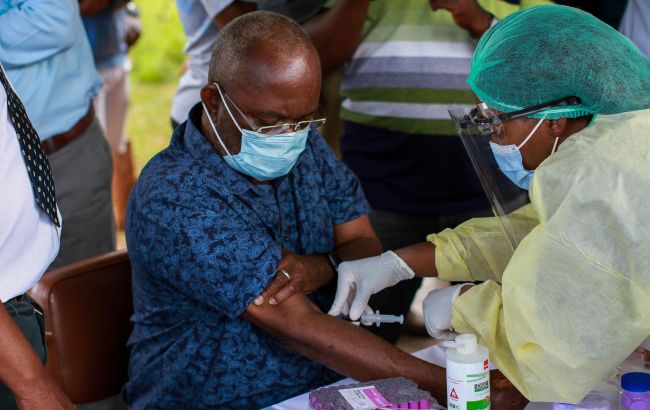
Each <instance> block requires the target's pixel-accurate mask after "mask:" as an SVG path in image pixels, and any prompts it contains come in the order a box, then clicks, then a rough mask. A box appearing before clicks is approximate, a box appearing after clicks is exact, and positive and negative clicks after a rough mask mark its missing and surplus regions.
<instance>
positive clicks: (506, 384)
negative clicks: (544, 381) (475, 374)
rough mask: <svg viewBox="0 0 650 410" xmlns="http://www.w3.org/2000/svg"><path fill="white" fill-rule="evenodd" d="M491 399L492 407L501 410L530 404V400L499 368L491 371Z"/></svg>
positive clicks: (514, 408) (512, 409)
mask: <svg viewBox="0 0 650 410" xmlns="http://www.w3.org/2000/svg"><path fill="white" fill-rule="evenodd" d="M490 401H491V402H492V408H494V409H499V410H519V409H523V408H524V407H526V404H528V400H527V399H526V398H525V397H524V396H523V395H522V394H521V393H519V390H517V389H516V388H515V386H513V385H512V383H510V380H508V379H506V377H505V376H504V375H503V374H502V373H501V372H500V371H498V370H492V371H491V372H490Z"/></svg>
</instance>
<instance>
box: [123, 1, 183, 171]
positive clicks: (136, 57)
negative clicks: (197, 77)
mask: <svg viewBox="0 0 650 410" xmlns="http://www.w3.org/2000/svg"><path fill="white" fill-rule="evenodd" d="M137 4H138V6H139V7H140V13H141V22H142V34H141V35H140V39H139V40H138V42H137V43H136V44H135V45H134V46H133V48H132V49H131V50H130V52H129V57H130V58H131V61H132V63H133V70H132V71H131V74H130V79H131V100H130V104H129V114H128V120H127V135H128V136H129V139H130V140H131V146H132V150H133V155H134V157H135V158H134V159H135V162H136V170H137V172H138V173H139V172H140V170H141V169H142V167H143V166H144V165H145V164H146V163H147V161H149V159H150V158H151V157H152V156H154V155H155V154H156V153H157V152H158V151H160V150H161V149H163V148H165V147H166V146H167V145H168V144H169V139H170V137H171V133H172V129H171V124H170V112H171V102H172V97H173V96H174V92H175V90H176V85H177V83H178V78H179V77H180V76H181V74H182V70H183V62H184V61H185V55H184V54H183V46H184V43H185V35H184V34H183V30H182V26H181V23H180V20H179V19H178V11H177V9H176V3H175V2H174V1H172V0H138V2H137Z"/></svg>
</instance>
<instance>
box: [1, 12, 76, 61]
mask: <svg viewBox="0 0 650 410" xmlns="http://www.w3.org/2000/svg"><path fill="white" fill-rule="evenodd" d="M78 14H79V6H78V4H77V2H76V0H26V1H23V2H21V3H18V4H17V5H15V6H13V7H10V8H6V9H4V10H3V11H2V12H0V27H2V29H1V30H0V56H1V58H2V61H3V63H4V64H5V66H7V67H11V66H21V65H28V64H33V63H35V62H38V61H41V60H44V59H47V58H49V57H50V56H52V55H54V54H56V53H59V52H61V51H63V50H67V49H69V48H70V47H72V46H73V44H74V42H75V39H76V38H77V36H78V34H79V33H78V30H80V25H79V24H76V23H75V19H78V18H79V16H78Z"/></svg>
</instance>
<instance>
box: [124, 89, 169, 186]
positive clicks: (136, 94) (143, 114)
mask: <svg viewBox="0 0 650 410" xmlns="http://www.w3.org/2000/svg"><path fill="white" fill-rule="evenodd" d="M175 91H176V82H175V81H174V82H166V83H159V84H149V83H137V82H135V81H134V82H133V84H132V87H131V103H130V105H129V117H128V122H127V135H128V136H129V139H130V140H131V149H132V152H133V155H134V157H135V158H134V160H135V163H136V170H137V172H138V173H140V170H141V169H142V167H143V166H144V165H145V164H146V163H147V161H149V159H151V157H153V156H154V155H156V153H157V152H159V151H160V150H161V149H163V148H165V147H166V146H167V145H169V139H170V137H171V135H172V127H171V123H170V119H169V115H170V110H171V103H172V97H173V96H174V92H175Z"/></svg>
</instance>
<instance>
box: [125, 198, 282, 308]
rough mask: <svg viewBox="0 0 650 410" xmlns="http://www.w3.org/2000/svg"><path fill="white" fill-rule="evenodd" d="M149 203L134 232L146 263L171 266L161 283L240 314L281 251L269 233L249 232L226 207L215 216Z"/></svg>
mask: <svg viewBox="0 0 650 410" xmlns="http://www.w3.org/2000/svg"><path fill="white" fill-rule="evenodd" d="M200 203H201V201H200V200H197V205H196V206H195V207H191V208H188V207H187V206H179V205H174V204H171V203H170V202H169V201H165V200H161V201H151V202H150V203H149V204H148V205H147V206H146V207H144V208H143V210H142V212H141V213H140V214H139V218H140V221H139V222H138V224H137V226H138V228H137V229H144V230H146V232H135V235H137V236H138V237H140V238H146V240H147V241H148V242H150V243H140V244H136V245H135V246H142V249H143V250H145V249H146V252H147V253H148V255H147V259H148V260H149V263H151V264H153V265H155V266H164V267H172V266H173V267H174V269H167V268H166V270H165V272H161V277H160V280H162V281H165V282H168V283H169V284H170V287H172V288H173V289H177V290H178V291H180V292H183V293H184V294H185V296H186V297H188V298H190V299H193V300H196V301H198V302H200V303H201V304H203V305H205V306H210V307H211V308H212V309H214V310H216V311H218V312H219V313H220V314H223V315H224V316H226V317H229V318H231V319H232V318H236V317H238V316H240V315H241V314H242V313H243V312H244V310H245V309H246V308H247V307H248V306H249V305H250V304H251V303H252V302H253V299H255V297H257V296H258V295H259V294H260V293H261V292H262V291H263V290H264V289H265V288H266V286H267V285H268V282H269V281H270V280H271V278H272V277H273V275H274V274H275V270H276V267H277V265H278V263H279V261H280V258H281V249H280V247H279V246H278V244H277V243H276V242H274V241H273V240H272V239H271V238H270V237H269V236H268V235H265V234H264V233H263V232H258V231H254V230H251V229H249V228H248V225H249V222H247V221H244V220H242V219H241V217H240V215H238V214H237V212H235V211H234V210H233V209H232V208H229V206H228V204H227V203H225V202H224V203H223V204H222V205H223V206H222V207H221V209H220V210H219V212H217V211H215V210H212V209H206V208H203V207H201V206H200Z"/></svg>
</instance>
